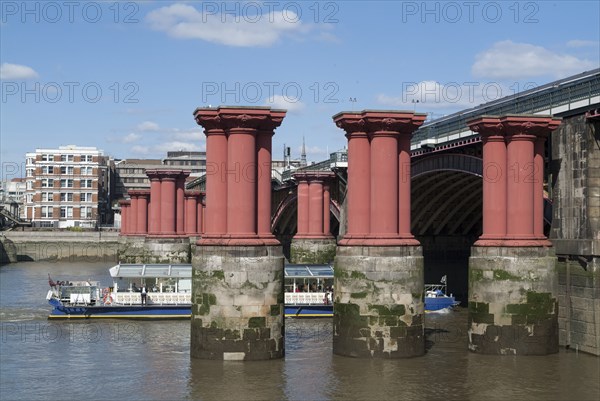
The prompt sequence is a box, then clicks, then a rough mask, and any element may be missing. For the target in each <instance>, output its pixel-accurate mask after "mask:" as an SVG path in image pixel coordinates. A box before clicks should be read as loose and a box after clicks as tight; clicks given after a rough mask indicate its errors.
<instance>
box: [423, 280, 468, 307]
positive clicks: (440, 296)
mask: <svg viewBox="0 0 600 401" xmlns="http://www.w3.org/2000/svg"><path fill="white" fill-rule="evenodd" d="M441 283H442V284H425V312H435V311H440V310H442V309H450V308H454V307H455V306H457V305H459V304H460V301H457V300H456V299H455V298H454V297H453V296H452V294H450V296H448V295H447V294H446V276H444V277H442V280H441Z"/></svg>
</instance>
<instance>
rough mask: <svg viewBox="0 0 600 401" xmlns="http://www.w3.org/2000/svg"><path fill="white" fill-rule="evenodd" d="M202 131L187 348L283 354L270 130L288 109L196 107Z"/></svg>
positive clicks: (209, 353) (250, 355)
mask: <svg viewBox="0 0 600 401" xmlns="http://www.w3.org/2000/svg"><path fill="white" fill-rule="evenodd" d="M194 117H195V119H196V122H197V123H198V124H199V125H201V126H202V127H204V132H205V134H206V137H207V138H206V157H207V165H206V167H207V174H206V214H205V216H206V219H205V229H204V233H203V235H202V238H201V239H200V240H199V241H198V242H197V244H196V245H197V246H196V250H195V254H194V257H193V259H192V266H193V279H192V280H193V286H192V302H193V305H192V321H191V356H192V357H193V358H202V359H222V360H266V359H276V358H281V357H283V355H284V338H283V334H284V320H283V312H284V307H283V298H284V297H283V263H284V258H283V252H282V248H281V245H280V244H279V242H278V241H277V240H276V239H275V238H274V237H273V235H272V234H271V232H270V216H271V206H270V204H271V185H270V166H271V138H272V136H273V134H274V130H275V128H277V127H278V126H279V125H280V124H281V122H282V121H283V118H284V117H285V111H283V110H272V109H270V108H269V107H219V108H198V109H196V111H195V112H194Z"/></svg>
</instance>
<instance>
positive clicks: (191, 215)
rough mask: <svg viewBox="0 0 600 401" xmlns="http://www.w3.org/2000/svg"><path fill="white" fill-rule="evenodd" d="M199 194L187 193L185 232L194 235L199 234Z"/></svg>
mask: <svg viewBox="0 0 600 401" xmlns="http://www.w3.org/2000/svg"><path fill="white" fill-rule="evenodd" d="M197 197H198V196H197V195H196V194H195V193H193V192H188V193H186V194H185V234H186V235H188V236H193V235H196V234H197V232H198V231H197V224H198V216H197V213H198V205H197V203H198V200H197Z"/></svg>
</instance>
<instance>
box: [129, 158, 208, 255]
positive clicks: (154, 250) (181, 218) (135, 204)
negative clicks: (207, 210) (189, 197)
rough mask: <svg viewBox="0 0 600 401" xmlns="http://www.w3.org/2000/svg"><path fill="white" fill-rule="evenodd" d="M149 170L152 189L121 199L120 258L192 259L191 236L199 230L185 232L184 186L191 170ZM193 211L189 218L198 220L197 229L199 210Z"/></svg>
mask: <svg viewBox="0 0 600 401" xmlns="http://www.w3.org/2000/svg"><path fill="white" fill-rule="evenodd" d="M146 174H147V175H148V177H149V178H150V183H151V187H150V191H146V190H132V191H129V196H130V198H131V199H130V200H129V201H122V202H121V238H120V240H119V260H120V261H121V262H124V263H189V262H190V241H189V236H192V235H193V236H196V235H197V233H196V232H194V233H193V234H191V233H190V234H188V233H186V232H185V225H186V216H185V212H186V210H185V206H186V204H185V196H184V189H185V179H186V177H187V176H189V174H190V172H189V171H185V170H166V169H164V170H162V169H157V170H147V171H146ZM196 198H197V197H196ZM194 207H196V204H195V203H194ZM194 212H195V210H194ZM189 214H190V215H189V216H188V217H187V218H189V219H193V220H194V230H196V227H197V225H196V220H197V218H196V213H193V214H192V213H189ZM189 226H190V227H191V225H189Z"/></svg>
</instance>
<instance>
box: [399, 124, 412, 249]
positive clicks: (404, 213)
mask: <svg viewBox="0 0 600 401" xmlns="http://www.w3.org/2000/svg"><path fill="white" fill-rule="evenodd" d="M411 135H412V132H401V133H400V135H399V136H398V234H399V236H400V238H407V239H410V238H414V236H413V235H412V233H411V231H410V211H411V210H410V209H411V199H410V193H411V192H410V184H411V181H410V179H411V177H410V137H411Z"/></svg>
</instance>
